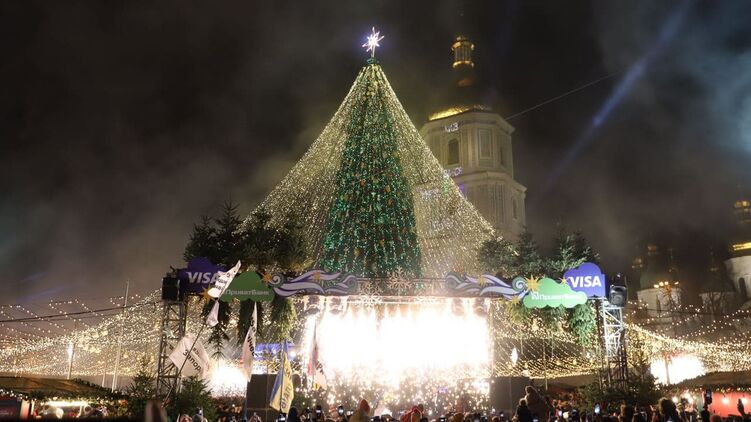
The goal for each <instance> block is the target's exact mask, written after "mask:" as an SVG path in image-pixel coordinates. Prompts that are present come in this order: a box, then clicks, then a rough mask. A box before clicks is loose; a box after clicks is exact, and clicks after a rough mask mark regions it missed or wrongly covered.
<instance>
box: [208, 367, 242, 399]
mask: <svg viewBox="0 0 751 422" xmlns="http://www.w3.org/2000/svg"><path fill="white" fill-rule="evenodd" d="M246 385H247V384H246V380H245V375H244V374H243V372H242V369H241V368H240V367H239V366H238V365H237V363H236V362H228V361H225V360H220V361H218V362H216V366H214V368H213V370H212V372H211V377H210V379H209V382H208V386H209V388H210V389H211V394H212V395H213V396H215V397H234V396H243V395H245V388H246Z"/></svg>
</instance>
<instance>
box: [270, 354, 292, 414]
mask: <svg viewBox="0 0 751 422" xmlns="http://www.w3.org/2000/svg"><path fill="white" fill-rule="evenodd" d="M281 355H282V364H281V365H280V366H279V372H278V373H277V374H276V381H274V389H273V390H271V399H270V400H269V406H270V407H271V408H273V409H276V410H278V411H279V412H282V413H284V414H286V413H287V412H289V408H290V406H292V399H293V398H294V397H295V386H294V385H292V366H290V364H289V359H288V358H287V342H286V341H285V342H284V343H283V344H282V351H281Z"/></svg>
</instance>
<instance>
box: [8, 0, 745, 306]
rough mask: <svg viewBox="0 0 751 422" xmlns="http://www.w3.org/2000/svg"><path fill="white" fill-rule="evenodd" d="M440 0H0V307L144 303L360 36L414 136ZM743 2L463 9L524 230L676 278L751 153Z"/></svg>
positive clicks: (344, 67) (728, 201) (447, 36)
mask: <svg viewBox="0 0 751 422" xmlns="http://www.w3.org/2000/svg"><path fill="white" fill-rule="evenodd" d="M457 10H458V8H457V4H456V3H452V2H446V1H441V2H437V1H433V0H431V1H414V0H411V1H409V2H405V1H396V0H393V1H367V2H366V1H357V2H354V1H347V2H344V1H335V2H334V1H331V2H317V1H316V2H312V1H273V2H250V1H245V2H240V1H238V2H216V1H212V2H186V1H184V0H180V1H177V0H174V1H160V2H158V3H157V2H146V1H128V2H125V1H120V2H117V1H100V0H97V1H93V0H92V1H65V2H61V1H49V2H33V1H26V0H24V1H4V2H1V3H0V31H2V34H1V35H0V53H2V55H1V56H0V78H1V80H2V86H3V88H2V95H0V270H2V273H1V275H0V283H2V286H3V287H4V290H3V294H2V300H1V301H0V302H2V303H16V302H21V303H28V302H38V301H43V300H47V299H50V298H60V299H62V298H72V297H81V298H89V299H93V298H103V297H107V296H111V295H115V294H121V292H122V289H123V288H124V283H125V281H126V280H130V281H131V283H132V286H133V288H134V290H136V291H137V292H139V293H146V292H149V291H151V290H153V289H156V288H158V287H159V285H160V280H161V277H162V275H163V273H164V272H165V271H166V270H168V269H169V266H170V265H173V266H175V267H178V266H180V265H181V264H182V262H181V256H182V252H183V249H184V246H185V244H186V242H187V239H188V237H189V234H190V232H191V230H192V225H193V223H194V222H196V221H198V219H199V216H200V215H202V214H216V213H217V212H218V210H219V207H220V205H221V203H222V202H223V201H225V200H228V199H231V200H233V201H235V202H237V203H239V204H240V209H241V211H242V214H243V215H245V214H246V213H248V212H250V211H251V210H252V209H253V208H254V206H255V205H256V204H257V203H258V202H260V200H262V199H263V197H264V195H265V194H266V193H267V192H268V191H269V190H270V189H271V188H272V187H273V185H274V184H275V183H276V182H278V181H279V180H280V179H281V177H282V176H283V175H284V174H285V173H286V172H287V171H288V170H289V168H290V167H291V165H292V164H293V163H294V162H295V161H296V160H297V159H298V158H299V157H300V156H301V155H302V153H303V152H304V151H305V149H306V148H307V147H308V145H309V144H310V143H311V142H312V141H313V140H314V139H315V138H316V137H317V135H318V134H319V133H320V131H321V130H322V128H323V126H324V125H325V124H326V122H327V121H328V119H329V118H330V117H331V115H332V114H333V113H334V111H335V110H336V107H337V106H338V105H339V102H340V101H341V100H342V99H343V98H344V96H345V94H346V93H347V91H348V89H349V87H350V85H351V83H352V81H353V80H354V78H355V76H356V74H357V71H358V69H359V68H360V67H361V66H362V65H363V64H364V60H365V58H366V57H367V54H366V53H365V52H364V51H363V49H362V48H360V45H361V44H362V43H363V41H364V36H365V35H366V34H367V33H368V32H369V31H370V28H371V26H374V25H375V26H376V27H377V28H378V29H379V30H381V31H382V33H383V34H384V35H385V36H386V38H385V39H384V40H383V41H382V43H381V44H382V48H380V49H379V50H378V56H379V59H380V62H381V64H382V65H383V67H384V70H385V71H386V74H387V75H388V77H389V79H390V81H391V83H392V85H393V87H394V89H395V91H396V93H397V95H398V96H399V98H400V99H401V101H402V103H403V104H404V106H405V109H406V110H407V112H408V113H409V115H410V116H411V117H412V120H413V122H414V123H415V124H416V126H417V127H418V128H419V127H420V126H421V125H422V123H424V121H425V119H426V117H427V115H428V114H429V113H430V112H431V111H434V110H435V108H436V104H434V103H433V101H432V99H434V98H436V95H437V93H440V92H441V90H444V89H446V88H447V87H448V84H449V81H450V78H451V75H450V63H451V52H450V44H451V41H452V39H453V36H454V35H455V32H456V29H457V28H458V27H459V26H460V24H461V19H460V17H459V14H458V11H457ZM750 18H751V3H750V2H745V1H723V2H715V1H704V2H699V1H697V2H684V1H672V2H671V1H661V2H655V1H652V0H647V1H617V2H616V1H591V2H585V1H577V2H552V1H551V2H541V1H534V2H530V1H521V0H519V1H487V2H485V1H472V2H471V7H468V8H467V10H466V13H465V17H464V20H465V22H466V21H468V22H469V27H470V28H471V29H470V33H471V36H472V39H473V41H474V42H475V44H476V50H475V59H476V63H477V70H478V72H479V74H480V79H481V81H482V82H483V83H484V84H485V86H487V92H488V95H489V96H490V97H493V98H496V100H497V105H498V110H499V111H500V112H501V114H502V115H504V116H511V115H514V114H516V113H518V112H521V111H523V110H526V109H528V108H530V107H533V106H535V105H537V104H540V103H542V102H544V101H546V100H548V99H550V98H553V97H556V96H557V95H560V94H562V93H565V92H567V91H569V90H572V89H574V88H576V87H579V86H582V85H584V84H587V83H588V82H591V81H594V80H597V79H599V78H603V77H605V76H608V75H611V76H610V77H609V78H607V79H605V80H603V81H601V82H599V83H597V84H594V85H592V86H590V87H588V88H586V89H582V90H580V91H578V92H576V93H573V94H571V95H568V96H566V97H563V98H561V99H559V100H557V101H554V102H552V103H550V104H547V105H545V106H542V107H539V108H537V109H535V110H533V111H530V112H528V113H526V114H523V115H521V116H518V117H516V118H513V119H511V120H510V123H511V124H513V125H514V126H515V127H516V132H515V134H514V138H513V139H514V154H515V157H514V158H515V163H516V170H517V174H516V178H517V180H519V181H520V182H521V183H522V184H524V185H526V186H527V188H528V192H527V193H528V196H527V215H528V228H529V230H530V231H532V232H533V233H535V235H536V236H537V237H538V239H539V240H540V241H541V243H543V244H547V243H548V242H549V239H550V237H551V236H552V234H553V232H554V227H555V225H556V224H557V223H562V224H564V225H565V226H566V227H568V228H570V229H572V230H581V231H582V232H583V233H584V234H585V235H586V236H587V238H588V239H589V240H590V242H591V243H592V245H593V246H594V247H595V248H596V249H597V250H598V251H599V252H600V253H601V255H602V257H603V267H604V270H605V271H606V272H609V273H614V272H616V271H626V270H628V269H629V266H630V261H631V259H632V258H633V257H634V256H635V255H636V253H637V252H639V251H638V249H637V247H638V246H639V245H640V244H643V243H644V242H646V241H647V240H649V239H652V240H655V241H658V242H660V243H661V244H663V245H668V244H670V245H672V246H673V247H674V248H675V250H676V255H677V257H678V259H679V262H678V263H679V265H681V268H682V270H684V272H685V274H686V275H685V277H686V278H687V279H689V280H693V281H696V280H698V278H699V277H700V275H701V271H700V270H701V268H702V266H704V265H705V264H704V263H703V261H702V260H705V257H706V255H707V250H708V246H709V245H710V244H716V245H717V247H722V246H723V245H724V244H725V243H726V239H727V236H728V235H730V234H731V232H730V229H732V216H731V206H732V202H733V200H734V199H735V198H736V197H737V195H738V191H737V189H738V185H739V184H740V185H742V184H743V183H744V182H746V181H748V180H749V175H750V173H751V170H750V169H749V165H748V163H749V158H751V157H750V154H751V25H748V22H749V19H750Z"/></svg>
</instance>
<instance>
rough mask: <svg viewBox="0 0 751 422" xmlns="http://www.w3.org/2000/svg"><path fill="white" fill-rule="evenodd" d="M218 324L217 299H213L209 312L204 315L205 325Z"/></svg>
mask: <svg viewBox="0 0 751 422" xmlns="http://www.w3.org/2000/svg"><path fill="white" fill-rule="evenodd" d="M216 324H219V301H218V300H217V301H214V306H213V307H212V308H211V312H209V315H208V316H206V325H208V326H209V327H213V326H215V325H216Z"/></svg>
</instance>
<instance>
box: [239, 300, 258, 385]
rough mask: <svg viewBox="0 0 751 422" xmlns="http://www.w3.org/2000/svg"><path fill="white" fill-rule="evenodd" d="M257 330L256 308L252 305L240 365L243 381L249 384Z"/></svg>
mask: <svg viewBox="0 0 751 422" xmlns="http://www.w3.org/2000/svg"><path fill="white" fill-rule="evenodd" d="M257 329H258V306H257V305H256V304H255V303H254V304H253V316H252V317H251V319H250V327H248V333H247V334H245V341H243V348H242V361H243V362H242V364H243V373H244V374H245V379H246V380H247V381H248V382H250V377H251V376H252V375H253V359H254V357H255V354H256V330H257Z"/></svg>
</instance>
